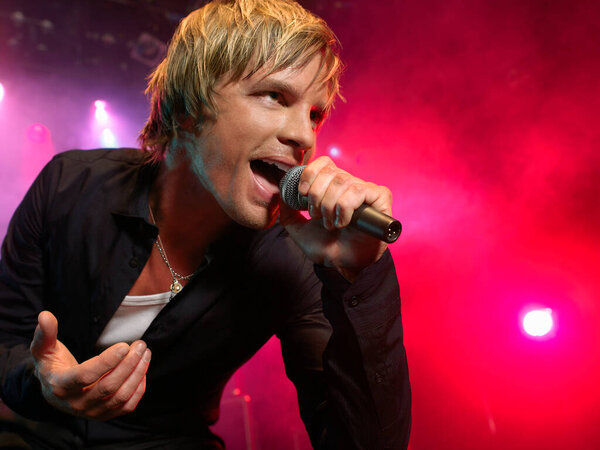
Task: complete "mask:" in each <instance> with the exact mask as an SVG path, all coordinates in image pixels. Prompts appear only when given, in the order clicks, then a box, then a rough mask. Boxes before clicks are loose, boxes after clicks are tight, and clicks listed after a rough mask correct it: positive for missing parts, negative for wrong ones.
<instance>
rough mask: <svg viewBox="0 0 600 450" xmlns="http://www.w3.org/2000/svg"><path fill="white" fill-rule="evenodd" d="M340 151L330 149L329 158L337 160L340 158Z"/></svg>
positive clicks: (333, 148)
mask: <svg viewBox="0 0 600 450" xmlns="http://www.w3.org/2000/svg"><path fill="white" fill-rule="evenodd" d="M340 153H341V152H340V149H339V148H337V147H331V148H330V149H329V156H331V157H332V158H337V157H338V156H340Z"/></svg>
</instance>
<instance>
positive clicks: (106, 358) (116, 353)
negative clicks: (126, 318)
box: [64, 342, 145, 389]
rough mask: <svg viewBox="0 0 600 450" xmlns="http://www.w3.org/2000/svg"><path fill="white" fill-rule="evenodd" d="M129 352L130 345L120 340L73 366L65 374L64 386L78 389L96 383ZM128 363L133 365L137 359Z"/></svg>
mask: <svg viewBox="0 0 600 450" xmlns="http://www.w3.org/2000/svg"><path fill="white" fill-rule="evenodd" d="M144 347H145V344H144ZM130 353H131V350H130V346H129V345H127V344H125V343H124V342H120V343H118V344H115V345H113V346H111V347H109V348H107V349H106V350H104V351H103V352H102V353H100V354H99V355H98V356H94V357H93V358H90V359H88V360H87V361H84V362H83V363H81V364H79V365H78V366H77V367H75V368H73V370H72V371H70V372H69V373H68V374H67V375H66V376H65V379H64V384H65V387H66V388H67V389H80V388H84V387H87V386H89V385H91V384H93V383H96V382H97V381H98V380H100V378H102V377H103V376H105V375H106V374H107V373H108V372H109V371H111V370H113V369H114V368H115V367H118V366H119V365H120V363H121V362H122V361H123V359H124V358H125V359H126V356H129V354H130ZM123 362H124V361H123ZM129 364H134V365H135V364H137V361H136V362H135V363H131V362H130V363H129Z"/></svg>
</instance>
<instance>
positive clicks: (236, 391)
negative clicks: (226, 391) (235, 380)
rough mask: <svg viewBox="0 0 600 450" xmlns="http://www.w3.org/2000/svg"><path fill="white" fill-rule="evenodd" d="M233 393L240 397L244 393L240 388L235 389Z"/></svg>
mask: <svg viewBox="0 0 600 450" xmlns="http://www.w3.org/2000/svg"><path fill="white" fill-rule="evenodd" d="M231 393H232V394H233V395H240V394H241V393H242V391H241V390H240V388H235V389H234V390H233V391H231Z"/></svg>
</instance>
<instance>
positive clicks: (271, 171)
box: [250, 160, 284, 194]
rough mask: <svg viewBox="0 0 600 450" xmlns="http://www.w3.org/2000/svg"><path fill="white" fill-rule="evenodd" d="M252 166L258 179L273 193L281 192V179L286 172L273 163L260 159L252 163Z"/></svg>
mask: <svg viewBox="0 0 600 450" xmlns="http://www.w3.org/2000/svg"><path fill="white" fill-rule="evenodd" d="M250 168H251V169H252V172H253V173H254V176H255V177H256V179H257V181H258V182H259V183H260V184H261V185H262V186H263V187H264V188H265V189H266V190H267V191H269V192H271V193H273V194H278V193H279V180H281V178H282V177H283V175H284V172H283V171H282V170H280V169H278V168H277V167H275V166H274V165H272V164H267V163H265V162H263V161H260V160H255V161H252V162H251V163H250Z"/></svg>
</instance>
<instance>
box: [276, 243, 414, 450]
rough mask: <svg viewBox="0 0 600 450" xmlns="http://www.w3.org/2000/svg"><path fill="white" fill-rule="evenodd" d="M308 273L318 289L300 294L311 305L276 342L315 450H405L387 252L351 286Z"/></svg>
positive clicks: (395, 307)
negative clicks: (313, 297) (315, 279)
mask: <svg viewBox="0 0 600 450" xmlns="http://www.w3.org/2000/svg"><path fill="white" fill-rule="evenodd" d="M314 273H316V275H317V277H318V280H320V283H317V284H316V285H315V286H314V287H313V289H311V290H310V291H308V292H304V293H303V295H315V294H316V295H317V301H315V302H313V303H312V305H313V308H312V309H307V310H305V311H304V314H302V315H301V316H299V318H298V319H297V320H296V321H295V322H294V323H293V324H288V325H289V326H288V327H286V330H287V331H285V332H282V334H281V336H280V337H281V344H282V352H283V358H284V362H285V365H286V373H287V375H288V377H289V378H290V379H291V380H292V381H293V382H294V384H295V386H296V389H297V391H298V400H299V405H300V412H301V415H302V419H303V421H304V423H305V425H306V428H307V430H308V433H309V436H310V439H311V442H312V444H313V446H314V448H317V449H340V448H344V449H369V450H370V449H406V448H407V446H408V437H409V432H410V422H411V413H410V403H411V393H410V384H409V379H408V367H407V362H406V353H405V349H404V345H403V342H402V341H403V336H402V320H401V314H400V295H399V289H398V283H397V278H396V272H395V270H394V264H393V260H392V257H391V255H390V253H389V250H388V251H386V253H385V254H384V255H383V256H382V258H381V259H380V260H379V261H378V262H377V263H375V264H373V265H372V266H370V267H367V268H366V269H364V270H363V271H362V272H361V273H360V274H359V277H358V278H357V279H356V280H355V281H354V283H349V282H348V281H347V280H346V279H344V278H343V277H342V276H341V275H340V274H339V273H338V272H337V271H336V270H334V269H327V268H324V267H321V266H315V268H314ZM315 287H316V288H319V291H320V292H316V289H315ZM319 294H320V295H319ZM321 307H322V309H321ZM314 355H319V356H320V355H322V360H321V363H322V364H321V366H320V367H319V365H318V364H317V362H315V360H314V358H315V356H314Z"/></svg>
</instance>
